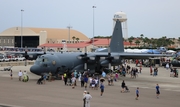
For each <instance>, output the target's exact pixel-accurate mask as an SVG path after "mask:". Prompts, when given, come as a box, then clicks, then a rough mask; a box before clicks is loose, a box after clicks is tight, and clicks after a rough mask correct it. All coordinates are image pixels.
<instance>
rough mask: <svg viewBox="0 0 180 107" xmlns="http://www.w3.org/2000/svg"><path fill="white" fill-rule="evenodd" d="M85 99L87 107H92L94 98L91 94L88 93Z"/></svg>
mask: <svg viewBox="0 0 180 107" xmlns="http://www.w3.org/2000/svg"><path fill="white" fill-rule="evenodd" d="M83 99H86V104H85V105H86V106H85V107H90V101H91V99H92V96H91V95H90V93H89V92H87V94H86V95H85V96H84V97H83Z"/></svg>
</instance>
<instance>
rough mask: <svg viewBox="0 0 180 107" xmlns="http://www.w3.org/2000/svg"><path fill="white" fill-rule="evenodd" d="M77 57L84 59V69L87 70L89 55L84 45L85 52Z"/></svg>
mask: <svg viewBox="0 0 180 107" xmlns="http://www.w3.org/2000/svg"><path fill="white" fill-rule="evenodd" d="M78 59H81V60H83V61H84V70H87V63H88V60H89V59H90V57H88V56H87V48H86V47H85V53H84V54H83V55H80V56H78Z"/></svg>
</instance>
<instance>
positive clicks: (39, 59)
mask: <svg viewBox="0 0 180 107" xmlns="http://www.w3.org/2000/svg"><path fill="white" fill-rule="evenodd" d="M36 62H48V58H44V57H38V58H37V59H36Z"/></svg>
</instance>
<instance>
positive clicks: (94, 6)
mask: <svg viewBox="0 0 180 107" xmlns="http://www.w3.org/2000/svg"><path fill="white" fill-rule="evenodd" d="M92 8H93V41H92V45H93V51H94V9H95V8H96V6H92Z"/></svg>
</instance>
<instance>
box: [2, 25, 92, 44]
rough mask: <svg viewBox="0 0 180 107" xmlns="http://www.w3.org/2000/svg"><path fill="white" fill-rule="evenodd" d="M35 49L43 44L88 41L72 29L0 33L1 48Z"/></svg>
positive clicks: (14, 30) (14, 28) (14, 29)
mask: <svg viewBox="0 0 180 107" xmlns="http://www.w3.org/2000/svg"><path fill="white" fill-rule="evenodd" d="M21 35H22V44H23V45H22V47H25V46H27V47H37V46H39V45H42V44H45V43H56V44H58V43H62V41H63V42H64V41H66V42H68V43H80V42H86V41H89V40H90V39H89V38H88V37H87V36H85V35H84V34H83V33H81V32H79V31H77V30H74V29H56V28H31V27H23V28H22V30H21V27H12V28H9V29H6V30H4V31H3V32H1V33H0V46H1V47H21Z"/></svg>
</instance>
